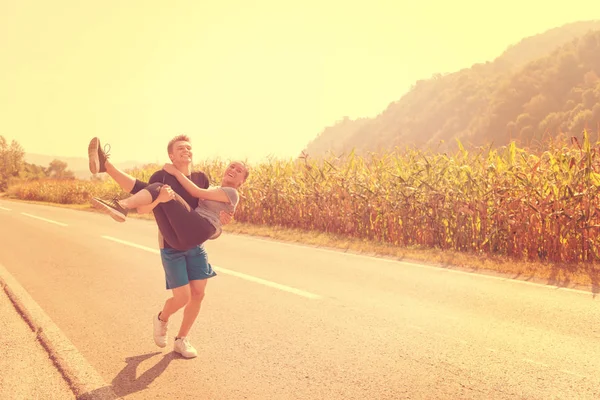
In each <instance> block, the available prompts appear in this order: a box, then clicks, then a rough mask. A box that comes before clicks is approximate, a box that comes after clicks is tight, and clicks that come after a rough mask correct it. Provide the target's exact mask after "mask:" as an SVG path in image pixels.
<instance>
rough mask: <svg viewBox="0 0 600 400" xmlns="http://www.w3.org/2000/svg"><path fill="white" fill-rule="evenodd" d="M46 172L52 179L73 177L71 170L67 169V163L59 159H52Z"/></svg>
mask: <svg viewBox="0 0 600 400" xmlns="http://www.w3.org/2000/svg"><path fill="white" fill-rule="evenodd" d="M46 174H47V176H48V177H49V178H53V179H75V174H73V171H70V170H68V169H67V163H66V162H64V161H61V160H52V162H51V163H50V165H49V166H48V169H47V170H46Z"/></svg>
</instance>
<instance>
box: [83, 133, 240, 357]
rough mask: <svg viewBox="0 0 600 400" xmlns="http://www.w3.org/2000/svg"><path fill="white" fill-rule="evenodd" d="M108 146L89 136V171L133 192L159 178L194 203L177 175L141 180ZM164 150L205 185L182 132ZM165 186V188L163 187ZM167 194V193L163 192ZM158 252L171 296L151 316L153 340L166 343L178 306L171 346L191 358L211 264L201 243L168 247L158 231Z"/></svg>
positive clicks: (224, 221)
mask: <svg viewBox="0 0 600 400" xmlns="http://www.w3.org/2000/svg"><path fill="white" fill-rule="evenodd" d="M107 153H108V150H106V151H104V150H103V149H102V148H101V147H100V140H99V139H98V138H96V137H95V138H93V139H92V140H91V141H90V144H89V146H88V155H89V165H90V171H91V172H92V173H93V174H96V173H98V172H106V173H107V174H108V175H109V176H110V177H111V178H113V179H114V180H115V181H116V182H117V183H118V184H119V186H120V187H121V188H122V189H123V190H124V191H126V192H129V193H131V194H135V193H137V192H139V191H140V190H142V189H143V188H145V187H146V186H147V185H148V184H149V183H154V182H162V183H165V184H167V185H169V186H170V188H171V189H172V190H173V191H174V192H175V193H176V194H177V195H178V196H179V197H178V198H177V201H181V202H182V203H184V204H186V205H187V206H189V207H191V208H192V209H194V208H196V207H197V206H198V199H197V198H195V197H193V196H192V195H190V194H189V193H188V192H187V191H186V190H185V189H184V188H183V186H181V184H180V183H179V181H178V180H177V178H175V177H174V176H172V175H170V174H168V173H166V172H165V171H164V170H162V169H161V170H159V171H156V172H155V173H154V174H153V175H152V176H151V177H150V179H149V181H148V182H142V181H140V180H138V179H135V178H134V177H132V176H131V175H128V174H126V173H125V172H123V171H121V170H119V169H118V168H116V167H115V166H114V165H112V164H111V163H110V161H108V157H109V155H108V154H107ZM167 153H168V155H169V158H170V159H171V162H172V163H173V165H174V166H175V167H176V168H177V169H178V170H179V171H181V172H182V173H183V174H184V175H186V176H187V177H188V178H189V179H191V180H192V181H193V182H194V183H195V184H196V185H198V187H201V188H204V189H207V188H208V186H209V180H208V177H207V176H206V174H204V173H203V172H192V145H191V140H190V138H189V137H188V136H186V135H179V136H175V137H174V138H173V139H171V140H170V141H169V143H168V145H167ZM168 190H169V189H168V188H167V189H166V191H168ZM165 195H167V194H165ZM157 200H158V199H157ZM158 203H159V202H158V201H156V202H154V203H152V204H151V205H149V206H146V207H144V208H140V209H138V212H140V213H147V212H150V211H152V210H153V209H154V207H156V205H157V204H158ZM230 221H231V216H230V215H228V214H224V213H222V214H221V223H222V224H224V225H225V224H227V223H229V222H230ZM159 247H160V256H161V260H162V264H163V268H164V270H165V279H166V287H167V289H170V290H171V291H172V297H171V298H169V299H167V301H166V302H165V304H164V307H163V309H162V311H160V312H159V313H158V314H156V315H154V316H153V325H154V342H155V343H156V345H157V346H159V347H165V346H166V344H167V331H168V321H169V317H170V316H171V315H173V314H174V313H175V312H176V311H178V310H179V309H181V308H183V307H185V308H184V311H183V320H182V322H181V327H180V328H179V333H178V335H177V336H176V337H175V342H174V345H173V350H174V351H175V352H177V353H179V354H181V355H182V356H183V357H186V358H193V357H196V356H197V355H198V352H197V351H196V349H195V348H194V347H193V346H192V345H191V344H190V342H189V340H188V338H187V335H188V334H189V331H190V329H191V328H192V325H193V324H194V321H195V320H196V317H197V316H198V314H199V312H200V306H201V303H202V300H203V299H204V294H205V290H206V283H207V280H208V278H211V277H213V276H215V275H216V273H215V272H214V271H213V269H212V267H211V265H210V264H209V263H208V257H207V254H206V251H205V250H204V246H203V245H200V246H196V247H193V248H191V249H188V250H186V251H179V250H176V249H174V248H173V247H171V246H170V245H169V244H168V243H167V242H166V241H165V240H164V239H163V238H162V235H161V234H160V231H159Z"/></svg>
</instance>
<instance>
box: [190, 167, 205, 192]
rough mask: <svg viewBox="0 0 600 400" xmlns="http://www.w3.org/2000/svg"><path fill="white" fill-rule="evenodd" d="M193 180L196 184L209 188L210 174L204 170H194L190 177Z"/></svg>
mask: <svg viewBox="0 0 600 400" xmlns="http://www.w3.org/2000/svg"><path fill="white" fill-rule="evenodd" d="M190 178H191V181H192V182H194V183H195V184H196V185H198V186H200V187H203V188H205V189H206V188H207V187H208V176H207V175H206V174H205V173H204V172H202V171H194V172H192V176H191V177H190Z"/></svg>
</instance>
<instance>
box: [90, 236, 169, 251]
mask: <svg viewBox="0 0 600 400" xmlns="http://www.w3.org/2000/svg"><path fill="white" fill-rule="evenodd" d="M102 238H103V239H108V240H112V241H113V242H117V243H121V244H124V245H126V246H131V247H135V248H136V249H141V250H145V251H148V252H150V253H154V254H160V250H158V249H155V248H152V247H147V246H142V245H141V244H137V243H132V242H128V241H126V240H121V239H117V238H114V237H112V236H102Z"/></svg>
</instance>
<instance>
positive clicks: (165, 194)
mask: <svg viewBox="0 0 600 400" xmlns="http://www.w3.org/2000/svg"><path fill="white" fill-rule="evenodd" d="M174 198H175V192H174V191H173V189H171V187H170V186H168V185H165V186H163V187H161V188H160V193H159V194H158V197H156V200H154V201H153V202H152V203H150V204H148V205H145V206H140V207H138V208H137V212H138V214H147V213H149V212H151V211H152V210H154V208H155V207H156V206H157V205H159V204H160V203H165V202H167V201H170V200H172V199H174Z"/></svg>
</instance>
